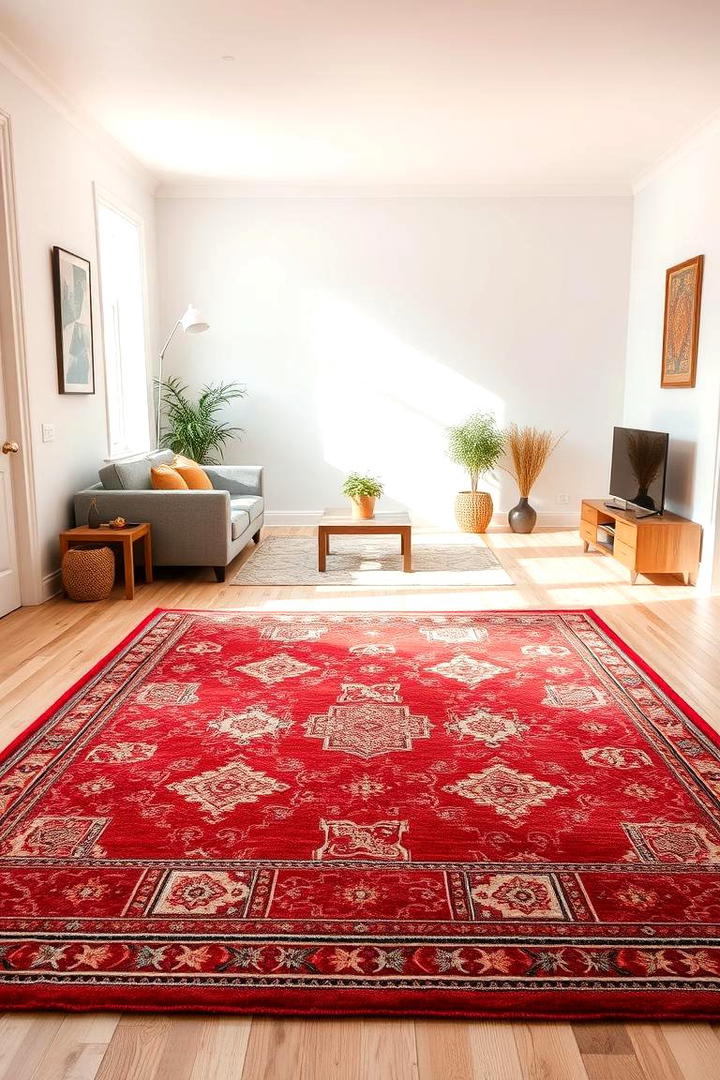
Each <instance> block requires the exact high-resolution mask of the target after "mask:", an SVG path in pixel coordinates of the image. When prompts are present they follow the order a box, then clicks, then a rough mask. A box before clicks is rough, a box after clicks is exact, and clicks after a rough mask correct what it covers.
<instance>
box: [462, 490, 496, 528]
mask: <svg viewBox="0 0 720 1080" xmlns="http://www.w3.org/2000/svg"><path fill="white" fill-rule="evenodd" d="M492 516H493V501H492V498H491V496H490V493H489V492H487V491H459V492H458V493H457V497H456V499H455V520H456V521H457V523H458V528H460V529H462V531H463V532H470V533H484V532H487V527H488V525H489V524H490V519H491V518H492Z"/></svg>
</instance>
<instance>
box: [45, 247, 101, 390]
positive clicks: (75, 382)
mask: <svg viewBox="0 0 720 1080" xmlns="http://www.w3.org/2000/svg"><path fill="white" fill-rule="evenodd" d="M52 274H53V293H54V299H55V344H56V348H57V366H58V391H59V393H61V394H94V393H95V357H94V353H93V325H92V293H91V289H90V263H89V261H88V260H87V259H83V258H82V257H81V256H80V255H73V253H72V252H71V251H65V249H64V248H60V247H54V248H53V249H52Z"/></svg>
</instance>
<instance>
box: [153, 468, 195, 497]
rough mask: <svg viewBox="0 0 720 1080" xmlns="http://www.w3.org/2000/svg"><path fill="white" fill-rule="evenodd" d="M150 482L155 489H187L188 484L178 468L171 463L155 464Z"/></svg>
mask: <svg viewBox="0 0 720 1080" xmlns="http://www.w3.org/2000/svg"><path fill="white" fill-rule="evenodd" d="M150 483H151V485H152V487H153V489H154V490H155V491H187V490H188V485H187V484H186V483H185V481H184V480H183V478H182V476H181V475H180V473H179V472H177V470H176V469H173V468H172V467H171V466H170V465H153V467H152V468H151V469H150Z"/></svg>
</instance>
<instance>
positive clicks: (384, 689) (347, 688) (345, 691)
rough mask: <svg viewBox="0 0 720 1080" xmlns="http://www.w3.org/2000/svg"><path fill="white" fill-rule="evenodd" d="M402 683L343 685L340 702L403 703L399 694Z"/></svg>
mask: <svg viewBox="0 0 720 1080" xmlns="http://www.w3.org/2000/svg"><path fill="white" fill-rule="evenodd" d="M399 690H400V683H375V684H374V685H372V686H368V685H366V684H365V683H343V684H342V691H341V693H340V697H339V698H338V701H382V702H385V703H393V702H399V701H402V698H401V697H400V694H399Z"/></svg>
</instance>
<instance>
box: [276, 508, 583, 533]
mask: <svg viewBox="0 0 720 1080" xmlns="http://www.w3.org/2000/svg"><path fill="white" fill-rule="evenodd" d="M322 514H323V511H322V510H266V511H265V524H266V525H317V523H318V521H319V520H320V518H321V517H322ZM411 516H412V515H411ZM413 524H414V525H417V526H418V527H422V528H434V529H444V530H446V531H447V530H454V529H455V528H456V525H455V522H454V521H447V522H445V523H443V522H438V521H435V522H428V521H421V520H418V519H417V518H415V517H413ZM537 525H538V528H540V529H574V528H577V526H578V513H577V511H576V510H575V511H568V510H547V511H542V510H541V511H539V512H538V519H537ZM490 527H491V528H492V529H505V530H506V531H509V526H508V520H507V510H498V511H496V513H494V514H493V517H492V522H491V523H490Z"/></svg>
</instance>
